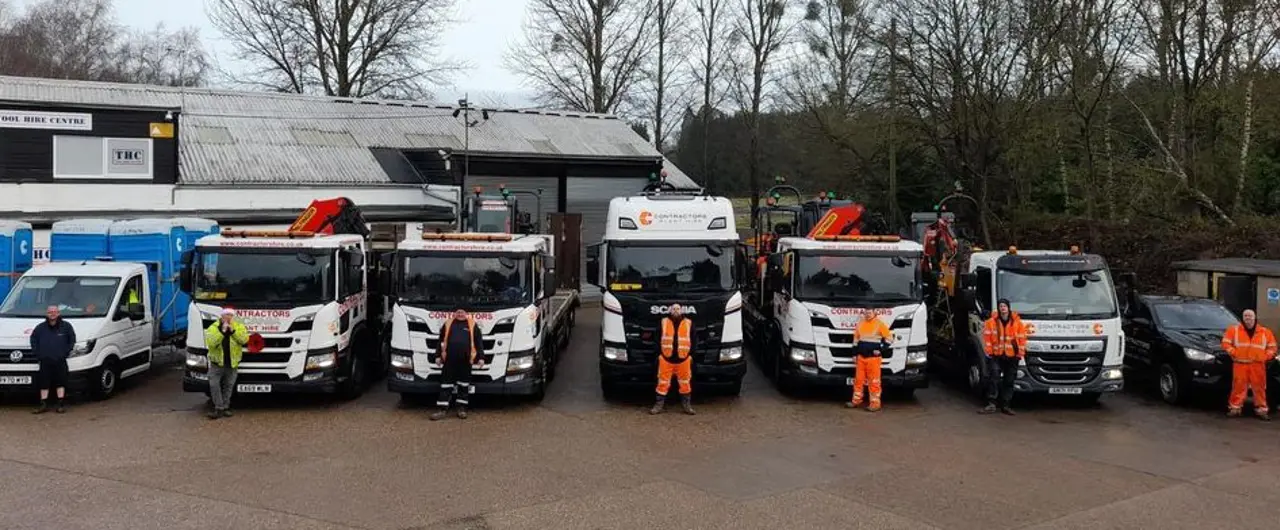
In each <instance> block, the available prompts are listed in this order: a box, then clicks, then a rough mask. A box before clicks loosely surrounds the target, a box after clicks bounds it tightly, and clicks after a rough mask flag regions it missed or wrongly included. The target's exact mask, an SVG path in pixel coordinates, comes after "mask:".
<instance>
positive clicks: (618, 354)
mask: <svg viewBox="0 0 1280 530" xmlns="http://www.w3.org/2000/svg"><path fill="white" fill-rule="evenodd" d="M604 358H605V359H608V360H610V361H626V360H627V349H626V348H618V347H615V346H605V347H604Z"/></svg>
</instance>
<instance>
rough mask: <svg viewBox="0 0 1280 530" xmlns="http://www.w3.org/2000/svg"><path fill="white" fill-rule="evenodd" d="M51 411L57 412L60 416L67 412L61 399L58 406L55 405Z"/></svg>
mask: <svg viewBox="0 0 1280 530" xmlns="http://www.w3.org/2000/svg"><path fill="white" fill-rule="evenodd" d="M53 411H54V412H57V413H58V414H62V413H64V412H66V411H67V407H66V405H65V403H64V402H63V401H62V400H61V399H59V400H58V405H57V407H55V408H54V409H53Z"/></svg>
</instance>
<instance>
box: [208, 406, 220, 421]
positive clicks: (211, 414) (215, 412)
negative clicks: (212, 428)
mask: <svg viewBox="0 0 1280 530" xmlns="http://www.w3.org/2000/svg"><path fill="white" fill-rule="evenodd" d="M207 416H208V417H209V419H211V420H216V419H218V418H221V417H222V411H221V410H218V409H213V410H211V411H209V414H207Z"/></svg>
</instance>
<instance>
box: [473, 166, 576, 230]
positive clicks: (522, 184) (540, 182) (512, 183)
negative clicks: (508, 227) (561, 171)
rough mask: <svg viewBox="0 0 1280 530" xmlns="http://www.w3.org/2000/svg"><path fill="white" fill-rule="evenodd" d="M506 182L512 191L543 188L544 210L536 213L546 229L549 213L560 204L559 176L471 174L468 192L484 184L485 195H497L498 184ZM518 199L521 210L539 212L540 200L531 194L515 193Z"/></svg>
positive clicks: (541, 224)
mask: <svg viewBox="0 0 1280 530" xmlns="http://www.w3.org/2000/svg"><path fill="white" fill-rule="evenodd" d="M499 184H506V185H507V189H509V190H511V191H516V190H521V191H531V192H537V191H538V188H542V211H541V213H540V214H535V217H536V218H538V222H539V223H540V226H541V227H542V229H543V230H544V231H545V230H546V229H547V214H549V213H552V212H555V211H556V206H557V205H558V204H560V179H559V178H557V177H490V176H477V175H471V176H469V177H467V189H466V192H467V193H471V192H472V191H471V190H472V189H474V188H475V187H476V186H484V194H485V195H497V194H498V185H499ZM514 197H515V198H516V201H518V202H519V203H520V211H521V212H530V213H535V212H537V208H538V201H537V200H536V199H534V198H533V197H532V196H529V195H521V194H516V195H514Z"/></svg>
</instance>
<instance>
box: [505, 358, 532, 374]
mask: <svg viewBox="0 0 1280 530" xmlns="http://www.w3.org/2000/svg"><path fill="white" fill-rule="evenodd" d="M532 368H533V356H532V355H526V356H524V357H512V358H510V359H507V373H509V374H515V373H520V372H527V371H529V370H530V369H532Z"/></svg>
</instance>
